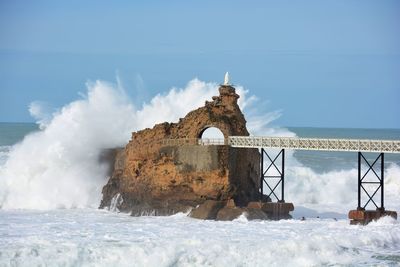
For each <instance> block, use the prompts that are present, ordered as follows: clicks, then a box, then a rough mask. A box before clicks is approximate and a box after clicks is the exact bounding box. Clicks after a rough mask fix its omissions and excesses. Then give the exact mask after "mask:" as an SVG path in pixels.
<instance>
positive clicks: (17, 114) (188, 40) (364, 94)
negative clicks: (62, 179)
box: [0, 0, 400, 128]
mask: <svg viewBox="0 0 400 267" xmlns="http://www.w3.org/2000/svg"><path fill="white" fill-rule="evenodd" d="M399 25H400V1H396V0H393V1H390V0H375V1H371V0H357V1H355V0H334V1H332V0H327V1H319V0H299V1H285V0H281V1H278V0H276V1H268V0H264V1H252V0H247V1H235V0H231V1H226V0H222V1H212V0H203V1H195V0H187V1H183V0H181V1H178V0H170V1H161V0H160V1H157V0H148V1H101V0H100V1H76V0H72V1H52V0H45V1H41V0H35V1H22V0H12V1H11V0H0V121H3V122H4V121H5V122H14V121H15V122H29V121H33V118H32V117H31V116H30V114H29V111H28V106H29V104H30V103H31V102H32V101H42V102H45V103H48V104H49V105H50V106H53V107H61V106H63V105H65V104H66V103H69V102H70V101H72V100H75V99H77V98H78V97H79V92H85V90H86V89H85V88H86V85H85V84H86V83H87V82H88V81H94V80H98V79H101V80H106V81H111V82H116V80H117V79H119V80H120V81H121V82H122V84H123V85H124V87H125V89H126V90H127V91H128V94H129V95H130V97H131V98H132V99H133V100H134V101H135V103H136V104H137V105H141V104H142V103H143V102H144V101H148V100H150V99H151V98H152V97H153V96H155V95H156V94H158V93H166V92H167V91H168V90H169V89H170V88H172V87H184V86H185V85H186V84H187V83H188V82H189V81H190V80H192V79H193V78H196V77H197V78H199V79H200V80H203V81H207V82H222V81H223V76H224V73H225V72H226V71H229V73H230V76H231V81H232V82H233V83H234V84H238V85H242V86H244V87H245V88H246V89H248V90H250V93H251V94H254V95H256V96H257V97H258V99H259V100H258V104H257V105H258V107H259V112H268V111H273V110H281V112H282V116H281V117H280V118H279V119H278V120H277V121H275V124H277V125H279V126H299V127H307V126H309V127H339V128H340V127H343V128H347V127H352V128H400V116H399V115H400V105H399V102H400V101H399V100H400V27H399Z"/></svg>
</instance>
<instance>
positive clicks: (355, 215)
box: [349, 210, 397, 225]
mask: <svg viewBox="0 0 400 267" xmlns="http://www.w3.org/2000/svg"><path fill="white" fill-rule="evenodd" d="M384 216H390V217H392V218H394V219H396V220H397V212H395V211H390V210H351V211H349V219H350V224H352V225H354V224H362V225H366V224H368V223H370V222H372V221H376V220H378V219H379V218H381V217H384Z"/></svg>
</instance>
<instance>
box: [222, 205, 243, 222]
mask: <svg viewBox="0 0 400 267" xmlns="http://www.w3.org/2000/svg"><path fill="white" fill-rule="evenodd" d="M244 211H245V209H243V208H238V207H236V208H229V207H224V208H223V209H221V210H220V211H219V212H218V214H217V218H216V219H217V221H232V220H234V219H236V218H238V217H239V216H240V215H242V214H243V212H244Z"/></svg>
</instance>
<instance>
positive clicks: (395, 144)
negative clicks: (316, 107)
mask: <svg viewBox="0 0 400 267" xmlns="http://www.w3.org/2000/svg"><path fill="white" fill-rule="evenodd" d="M161 143H162V145H163V146H181V145H203V146H206V145H229V146H231V147H243V148H244V147H248V148H252V147H254V148H262V147H263V148H280V149H282V148H285V149H296V150H321V151H355V152H385V153H400V140H368V139H333V138H329V139H326V138H325V139H324V138H295V137H265V136H229V137H228V139H207V138H203V139H197V138H179V139H164V140H162V142H161Z"/></svg>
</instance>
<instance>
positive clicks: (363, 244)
mask: <svg viewBox="0 0 400 267" xmlns="http://www.w3.org/2000/svg"><path fill="white" fill-rule="evenodd" d="M0 221H1V224H0V236H1V237H2V238H1V239H0V247H1V254H0V265H1V266H8V265H12V266H321V265H329V266H332V265H333V266H341V265H346V266H347V265H353V266H354V265H360V266H361V265H379V266H389V265H390V264H392V266H395V265H398V264H400V256H399V255H400V225H399V223H398V222H397V221H395V220H393V219H391V218H384V219H381V220H380V221H378V222H376V223H371V224H370V225H368V226H365V227H363V226H350V225H349V223H348V221H347V220H338V221H334V220H332V219H309V220H306V221H300V220H283V221H278V222H277V221H250V222H248V221H247V220H246V219H245V218H239V219H237V220H236V221H233V222H215V221H201V220H196V219H191V218H188V217H186V215H185V214H177V215H174V216H169V217H131V216H128V215H125V214H117V213H110V212H106V211H99V210H91V209H89V210H88V209H86V210H80V209H78V210H52V211H46V212H44V211H4V210H3V211H0Z"/></svg>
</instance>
